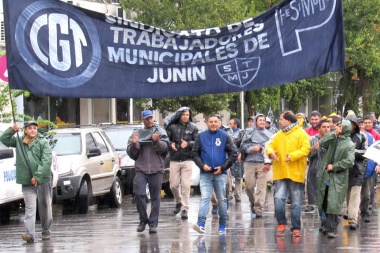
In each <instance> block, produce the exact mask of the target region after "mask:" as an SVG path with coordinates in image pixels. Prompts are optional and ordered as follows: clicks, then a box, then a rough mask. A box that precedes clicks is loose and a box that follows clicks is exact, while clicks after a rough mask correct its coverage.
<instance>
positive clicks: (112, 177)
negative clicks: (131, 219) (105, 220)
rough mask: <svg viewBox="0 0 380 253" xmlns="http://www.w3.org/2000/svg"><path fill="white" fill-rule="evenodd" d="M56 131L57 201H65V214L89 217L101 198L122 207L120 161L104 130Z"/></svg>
mask: <svg viewBox="0 0 380 253" xmlns="http://www.w3.org/2000/svg"><path fill="white" fill-rule="evenodd" d="M55 132H56V133H55V135H54V139H55V140H57V142H56V145H55V147H54V151H55V152H56V154H57V156H58V164H59V177H58V182H57V187H56V188H55V190H54V195H53V198H54V201H58V202H63V212H66V211H67V210H68V209H69V211H72V210H70V209H73V211H76V212H77V213H81V214H85V213H87V212H88V209H89V205H90V204H93V203H95V200H96V198H97V197H106V198H107V200H108V203H109V205H110V207H120V206H121V204H122V199H123V187H121V177H122V175H121V169H120V166H119V164H120V158H119V156H118V155H117V153H116V151H115V149H114V147H113V145H112V143H111V142H110V140H109V139H108V137H107V135H105V133H104V132H103V130H102V129H100V128H95V127H78V128H65V129H57V130H55Z"/></svg>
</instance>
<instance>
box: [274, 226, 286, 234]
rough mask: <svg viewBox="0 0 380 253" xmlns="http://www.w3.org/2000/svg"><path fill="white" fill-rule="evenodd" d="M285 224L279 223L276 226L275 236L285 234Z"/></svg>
mask: <svg viewBox="0 0 380 253" xmlns="http://www.w3.org/2000/svg"><path fill="white" fill-rule="evenodd" d="M285 229H286V225H283V224H280V225H278V226H277V231H276V236H277V237H283V236H284V234H285Z"/></svg>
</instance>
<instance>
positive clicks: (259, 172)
mask: <svg viewBox="0 0 380 253" xmlns="http://www.w3.org/2000/svg"><path fill="white" fill-rule="evenodd" d="M265 119H266V117H265V115H264V114H257V115H256V117H255V119H254V127H253V128H249V129H247V130H246V131H245V134H244V136H243V140H242V145H241V147H242V148H241V151H242V152H241V157H242V159H243V161H244V171H245V191H246V192H247V195H248V198H249V202H250V206H251V217H252V218H261V217H262V216H263V210H264V203H265V195H266V188H267V176H266V173H267V172H268V171H269V170H270V166H271V163H272V162H271V160H269V159H268V158H267V157H266V156H265V157H266V159H265V157H264V150H265V144H266V143H267V141H269V139H270V138H271V136H272V135H273V134H272V133H271V132H269V131H268V130H267V129H266V128H265ZM255 187H256V191H255Z"/></svg>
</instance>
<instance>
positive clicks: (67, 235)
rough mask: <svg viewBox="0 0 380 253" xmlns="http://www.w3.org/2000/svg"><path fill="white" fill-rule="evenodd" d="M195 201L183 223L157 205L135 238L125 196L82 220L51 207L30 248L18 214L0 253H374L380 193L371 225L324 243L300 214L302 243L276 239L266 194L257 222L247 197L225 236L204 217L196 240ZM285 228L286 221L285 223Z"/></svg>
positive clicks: (379, 232)
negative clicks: (45, 232)
mask: <svg viewBox="0 0 380 253" xmlns="http://www.w3.org/2000/svg"><path fill="white" fill-rule="evenodd" d="M199 201H200V196H199V195H195V196H192V197H191V205H190V211H189V219H188V220H187V221H182V220H181V218H180V215H177V216H175V215H173V214H172V211H173V208H174V205H175V204H174V202H173V200H172V199H166V198H164V199H162V202H161V213H160V219H159V227H158V233H157V234H149V233H148V229H147V230H145V231H144V232H142V233H137V232H136V228H137V225H138V223H139V221H138V215H137V211H136V208H135V206H134V204H132V203H131V202H132V199H131V196H130V195H127V196H125V197H124V204H123V206H122V208H120V209H110V208H108V207H107V206H92V207H91V208H90V212H89V214H87V215H76V214H72V215H62V208H61V206H59V205H54V213H53V217H54V222H53V228H52V230H53V231H52V238H51V240H50V241H42V240H41V236H40V232H41V229H40V224H37V226H36V228H37V238H36V242H35V243H33V244H29V243H24V242H23V241H22V240H21V234H22V233H23V231H24V227H23V221H22V220H23V214H22V211H20V213H19V214H18V215H17V214H16V215H15V216H13V217H12V220H11V223H10V224H9V225H1V226H0V252H185V253H186V252H380V227H379V224H380V220H379V215H378V210H379V209H380V204H379V203H380V193H378V194H377V206H376V204H375V205H374V210H373V212H372V215H371V222H370V223H364V222H361V221H360V222H359V228H358V229H357V230H356V231H352V230H350V229H349V228H348V223H347V221H345V220H342V222H341V223H340V224H339V230H338V237H337V238H335V239H328V238H326V236H325V235H322V233H321V232H319V229H318V228H319V224H320V222H319V218H318V215H317V213H314V214H310V213H307V214H306V213H303V214H302V231H301V232H302V238H300V240H296V241H295V240H294V239H293V238H292V236H291V233H290V225H288V229H287V231H286V234H285V236H284V238H280V239H279V238H276V237H275V230H276V222H275V219H274V216H273V215H274V213H273V210H274V209H273V197H272V192H271V191H268V194H267V202H266V204H267V206H266V210H265V212H264V216H263V218H261V219H254V220H252V219H251V214H250V209H249V204H248V197H247V195H246V194H245V192H244V193H243V199H242V203H235V202H234V200H232V202H231V205H230V208H229V212H228V215H229V220H228V224H227V233H226V235H219V234H218V219H217V217H216V216H212V215H211V214H210V215H209V216H208V220H207V224H206V233H205V234H204V235H199V234H198V233H197V232H195V231H193V229H192V225H193V223H194V222H196V220H197V211H198V206H199ZM288 224H290V221H289V222H288Z"/></svg>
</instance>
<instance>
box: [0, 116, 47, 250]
mask: <svg viewBox="0 0 380 253" xmlns="http://www.w3.org/2000/svg"><path fill="white" fill-rule="evenodd" d="M37 128H38V125H37V122H35V121H27V122H25V124H24V136H21V137H20V139H19V140H17V137H15V136H14V134H15V133H16V132H18V131H19V130H20V127H19V126H18V125H17V124H14V125H13V127H9V128H8V129H7V130H6V131H5V132H4V133H3V134H2V135H1V137H0V141H1V142H2V143H4V145H6V146H8V147H15V148H16V183H18V184H21V185H22V194H23V196H24V202H25V220H24V224H25V228H26V233H24V234H22V236H21V238H22V239H23V240H24V241H26V242H28V243H33V242H34V241H35V227H36V224H35V223H36V211H37V204H38V211H39V215H40V218H41V225H42V237H41V238H42V240H49V239H50V228H51V224H52V222H53V218H52V206H51V204H52V201H51V194H52V190H51V189H52V187H51V170H50V166H51V163H52V150H51V148H50V145H49V142H48V141H47V140H46V139H45V138H43V137H42V136H39V135H38V132H37ZM22 149H23V150H24V151H25V152H23V150H22ZM36 203H37V204H36Z"/></svg>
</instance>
